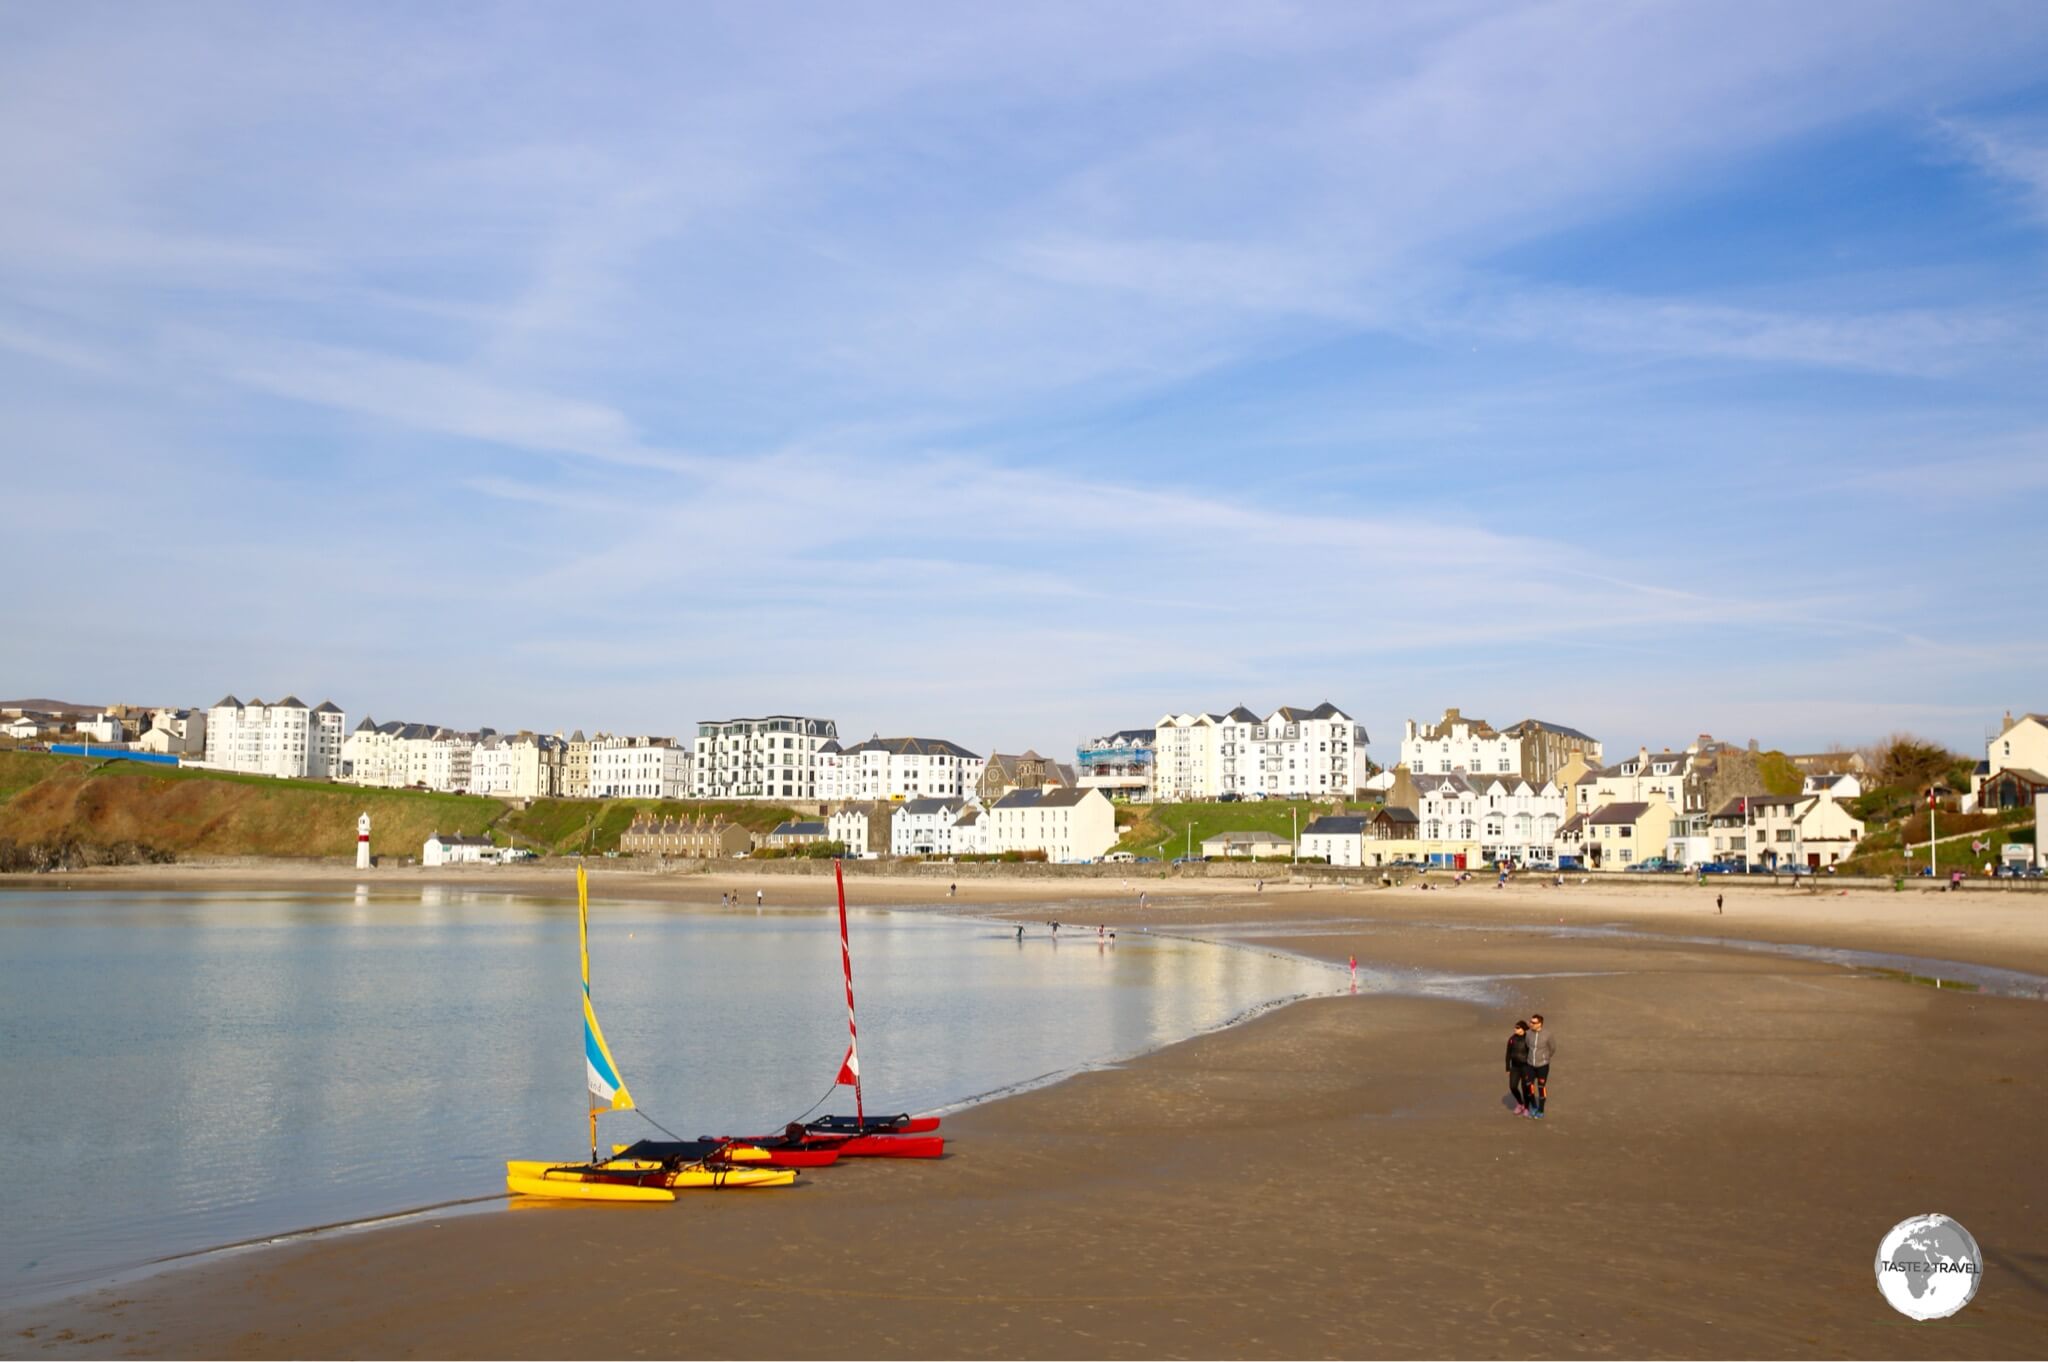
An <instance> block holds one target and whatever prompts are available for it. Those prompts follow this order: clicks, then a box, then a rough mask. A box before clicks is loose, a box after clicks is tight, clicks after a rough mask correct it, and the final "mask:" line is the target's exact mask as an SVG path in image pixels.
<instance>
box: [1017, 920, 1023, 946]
mask: <svg viewBox="0 0 2048 1362" xmlns="http://www.w3.org/2000/svg"><path fill="white" fill-rule="evenodd" d="M1017 944H1018V945H1020V946H1021V945H1023V944H1024V924H1023V923H1021V922H1020V923H1018V924H1017Z"/></svg>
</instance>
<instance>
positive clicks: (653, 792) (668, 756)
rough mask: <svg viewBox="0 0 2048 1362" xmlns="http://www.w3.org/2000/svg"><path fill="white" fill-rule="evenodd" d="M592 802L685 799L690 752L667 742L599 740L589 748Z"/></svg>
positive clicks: (656, 740) (663, 740) (686, 796)
mask: <svg viewBox="0 0 2048 1362" xmlns="http://www.w3.org/2000/svg"><path fill="white" fill-rule="evenodd" d="M590 794H591V797H592V798H593V799H688V798H689V797H690V749H689V748H687V747H682V746H679V745H678V744H676V743H675V742H674V741H672V740H671V739H668V738H599V739H598V740H597V741H595V742H593V743H591V744H590Z"/></svg>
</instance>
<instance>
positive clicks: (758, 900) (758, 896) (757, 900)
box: [754, 889, 768, 908]
mask: <svg viewBox="0 0 2048 1362" xmlns="http://www.w3.org/2000/svg"><path fill="white" fill-rule="evenodd" d="M767 897H768V895H767V894H766V893H764V892H763V891H761V890H759V889H756V890H755V891H754V906H755V907H756V908H759V907H760V906H761V904H762V903H763V902H764V901H766V899H767Z"/></svg>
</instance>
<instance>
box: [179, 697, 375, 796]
mask: <svg viewBox="0 0 2048 1362" xmlns="http://www.w3.org/2000/svg"><path fill="white" fill-rule="evenodd" d="M346 717H347V716H345V715H344V714H343V713H342V712H341V711H340V710H339V709H337V708H336V707H335V705H334V703H333V702H332V701H329V700H323V701H321V702H320V704H319V705H318V706H316V707H313V708H310V709H309V708H307V706H306V704H305V702H304V701H302V700H300V699H299V698H298V697H297V696H293V695H287V696H286V697H285V698H284V699H282V700H279V701H278V702H277V703H276V704H268V705H267V704H265V703H263V701H261V700H251V701H250V702H249V703H248V704H246V705H245V704H243V703H242V702H241V701H240V700H237V699H236V698H235V697H234V696H232V695H229V696H225V697H223V698H222V699H221V700H220V701H219V702H218V703H216V704H214V705H213V706H212V707H211V708H209V709H208V710H207V711H206V764H207V765H208V766H212V767H216V768H218V769H220V770H223V771H249V772H252V773H254V774H257V775H265V776H311V777H314V778H316V779H321V780H330V779H333V778H334V777H336V776H338V775H340V773H341V743H342V737H343V729H342V725H343V724H344V723H345V722H346Z"/></svg>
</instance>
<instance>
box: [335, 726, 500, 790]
mask: <svg viewBox="0 0 2048 1362" xmlns="http://www.w3.org/2000/svg"><path fill="white" fill-rule="evenodd" d="M485 736H488V733H486V735H485ZM477 742H478V735H477V734H474V733H458V732H456V731H454V730H453V729H448V728H442V727H441V726H440V725H438V724H408V723H400V722H397V721H393V722H390V723H382V724H380V723H378V722H377V721H376V720H375V719H373V718H365V719H364V720H363V721H362V722H361V723H359V724H357V725H356V728H355V732H353V733H351V734H349V735H348V737H347V738H346V739H345V740H344V741H343V742H342V745H341V767H340V770H339V772H338V773H337V775H338V778H339V779H342V780H346V781H348V782H350V783H351V784H354V785H377V786H383V787H385V788H388V789H399V788H403V787H405V786H417V787H419V788H420V789H423V790H442V791H445V792H448V793H451V794H453V793H459V792H461V791H464V790H467V789H468V788H469V782H470V765H471V760H472V757H473V754H474V752H475V749H476V744H477Z"/></svg>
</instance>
